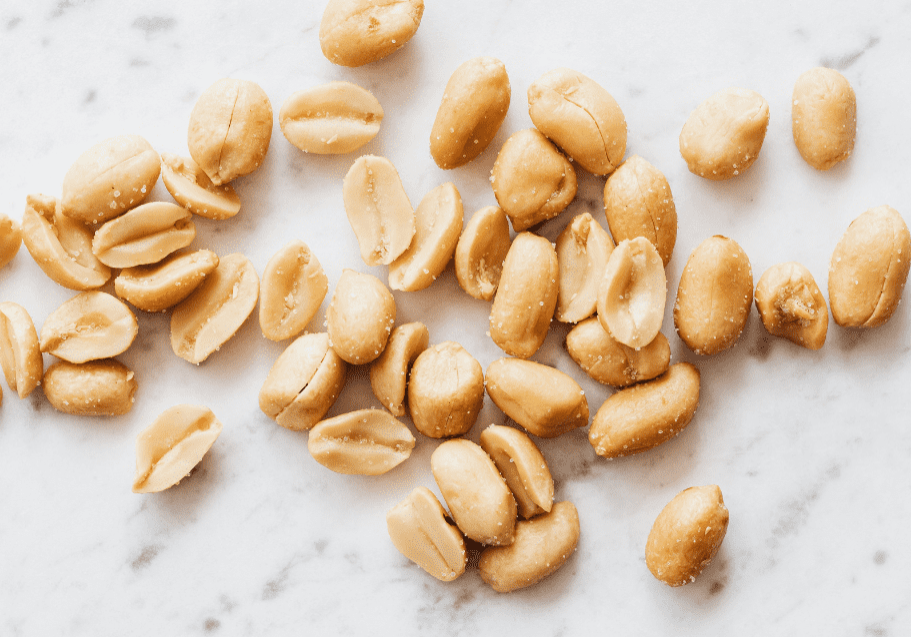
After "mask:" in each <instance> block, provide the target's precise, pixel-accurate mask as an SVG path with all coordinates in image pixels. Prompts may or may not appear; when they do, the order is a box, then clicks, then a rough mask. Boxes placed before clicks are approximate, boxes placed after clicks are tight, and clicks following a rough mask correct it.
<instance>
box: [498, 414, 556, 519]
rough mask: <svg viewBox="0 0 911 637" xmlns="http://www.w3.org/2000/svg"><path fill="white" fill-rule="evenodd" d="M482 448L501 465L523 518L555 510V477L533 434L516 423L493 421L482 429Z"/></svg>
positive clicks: (500, 467) (501, 471) (501, 470)
mask: <svg viewBox="0 0 911 637" xmlns="http://www.w3.org/2000/svg"><path fill="white" fill-rule="evenodd" d="M481 449H483V450H484V451H486V452H487V455H489V456H490V458H491V459H492V460H493V462H494V464H495V465H497V469H499V470H500V475H502V476H503V479H504V480H506V484H507V485H508V486H509V489H510V490H511V491H512V494H513V496H515V498H516V504H517V505H518V507H519V514H520V515H521V516H522V517H523V518H525V519H526V520H527V519H528V518H531V517H534V516H536V515H539V514H541V513H547V512H548V511H550V510H551V508H552V506H553V502H554V479H553V477H551V475H550V470H549V469H548V468H547V463H546V462H544V456H543V455H542V454H541V451H540V450H539V449H538V447H537V446H536V445H535V443H534V442H532V440H531V438H529V437H528V436H527V435H525V434H524V433H522V432H521V431H519V430H518V429H513V428H512V427H504V426H503V425H490V426H489V427H487V429H485V430H484V431H482V432H481Z"/></svg>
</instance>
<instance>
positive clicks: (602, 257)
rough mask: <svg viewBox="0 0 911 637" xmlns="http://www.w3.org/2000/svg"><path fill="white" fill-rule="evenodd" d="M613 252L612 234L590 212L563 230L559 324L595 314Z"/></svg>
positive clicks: (559, 243) (560, 239)
mask: <svg viewBox="0 0 911 637" xmlns="http://www.w3.org/2000/svg"><path fill="white" fill-rule="evenodd" d="M613 251H614V242H613V241H611V238H610V235H609V234H607V231H606V230H605V229H604V228H602V227H601V224H599V223H598V222H597V221H595V220H594V218H592V216H591V215H590V214H589V213H587V212H584V213H582V214H581V215H579V216H577V217H576V218H575V219H573V220H572V221H570V222H569V225H567V226H566V228H564V229H563V232H561V233H560V236H559V237H557V261H558V262H559V263H560V293H559V295H558V296H557V311H556V314H555V316H556V318H557V320H558V321H562V322H563V323H578V322H579V321H581V320H584V319H587V318H588V317H589V316H591V315H592V314H594V313H595V308H596V306H597V305H598V289H599V287H600V286H601V279H602V277H603V276H604V269H605V268H606V267H607V260H608V259H609V258H610V255H611V253H612V252H613Z"/></svg>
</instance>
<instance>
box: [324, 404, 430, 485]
mask: <svg viewBox="0 0 911 637" xmlns="http://www.w3.org/2000/svg"><path fill="white" fill-rule="evenodd" d="M307 449H309V450H310V455H312V456H313V459H314V460H316V461H317V462H318V463H320V464H321V465H323V466H324V467H326V468H328V469H331V470H332V471H335V472H336V473H347V474H355V475H361V476H378V475H382V474H384V473H386V472H387V471H391V470H392V469H394V468H396V467H397V466H399V465H400V464H401V463H403V462H405V460H407V459H408V457H409V456H410V455H411V450H412V449H414V436H412V435H411V432H410V431H408V427H406V426H405V425H404V424H402V423H401V422H400V421H398V420H396V419H395V418H394V417H393V416H391V415H390V414H389V412H386V411H383V410H382V409H361V410H360V411H353V412H351V413H347V414H342V415H341V416H336V417H335V418H329V419H328V420H323V421H321V422H319V423H317V424H316V426H315V427H313V429H311V430H310V438H309V441H308V442H307Z"/></svg>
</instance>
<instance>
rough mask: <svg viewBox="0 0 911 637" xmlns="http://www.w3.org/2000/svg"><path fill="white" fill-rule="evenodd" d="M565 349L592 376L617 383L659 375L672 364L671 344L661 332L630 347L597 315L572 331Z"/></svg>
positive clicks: (602, 380) (598, 379)
mask: <svg viewBox="0 0 911 637" xmlns="http://www.w3.org/2000/svg"><path fill="white" fill-rule="evenodd" d="M566 351H567V352H569V355H570V356H571V357H572V359H573V360H574V361H576V363H578V364H579V367H581V368H582V371H584V372H585V373H586V374H588V375H589V377H591V378H592V379H593V380H596V381H598V382H599V383H603V384H605V385H612V386H614V387H627V386H629V385H632V384H634V383H638V382H640V381H643V380H650V379H652V378H655V377H656V376H660V375H661V374H663V373H664V372H666V371H667V368H668V366H669V365H670V364H671V346H670V343H668V341H667V338H665V337H664V334H662V333H661V332H658V336H656V337H655V338H654V339H653V340H652V342H651V343H649V344H648V345H646V346H645V347H640V348H639V349H636V348H634V347H627V346H626V345H624V344H623V343H620V342H617V341H616V340H614V338H613V337H612V336H611V335H610V334H608V333H607V331H606V330H605V329H604V328H603V327H602V326H601V322H600V321H599V320H598V319H597V318H596V317H592V318H590V319H586V320H584V321H582V322H581V323H579V324H578V325H576V326H575V327H574V328H573V329H571V330H570V331H569V334H567V335H566Z"/></svg>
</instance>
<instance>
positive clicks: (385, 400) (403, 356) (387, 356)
mask: <svg viewBox="0 0 911 637" xmlns="http://www.w3.org/2000/svg"><path fill="white" fill-rule="evenodd" d="M429 342H430V332H429V331H428V330H427V326H426V325H424V324H423V323H417V322H415V323H405V324H404V325H399V326H398V327H397V328H395V329H394V330H393V331H392V335H391V336H390V337H389V343H387V345H386V349H384V350H383V353H382V354H381V355H380V357H379V358H378V359H376V360H375V361H374V362H373V363H372V364H371V365H370V387H371V388H372V389H373V395H374V396H376V397H377V399H378V400H379V401H380V403H382V405H383V407H385V408H386V409H388V410H389V412H390V413H391V414H392V415H393V416H404V415H405V392H406V389H407V386H408V369H409V368H410V367H411V365H412V364H413V363H414V361H415V359H416V358H417V357H418V355H419V354H420V353H421V352H423V351H424V350H425V349H427V345H428V343H429Z"/></svg>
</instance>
